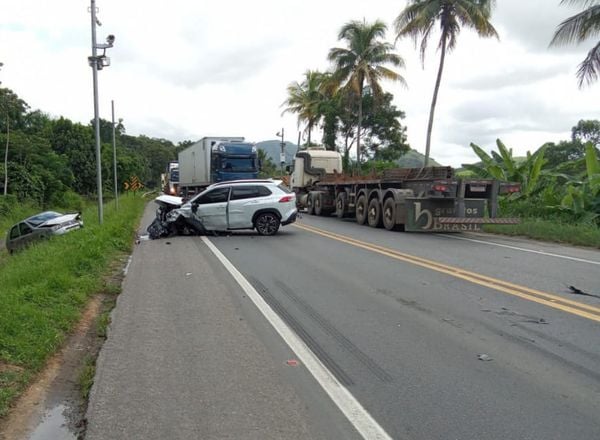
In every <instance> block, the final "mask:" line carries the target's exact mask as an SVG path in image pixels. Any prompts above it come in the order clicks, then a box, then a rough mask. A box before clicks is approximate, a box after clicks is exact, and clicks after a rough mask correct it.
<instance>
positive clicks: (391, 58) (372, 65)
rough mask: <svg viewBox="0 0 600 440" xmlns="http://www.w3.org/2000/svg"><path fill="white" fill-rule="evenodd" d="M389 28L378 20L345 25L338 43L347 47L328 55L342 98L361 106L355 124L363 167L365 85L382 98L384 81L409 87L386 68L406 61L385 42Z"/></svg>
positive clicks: (401, 64) (377, 96) (334, 49)
mask: <svg viewBox="0 0 600 440" xmlns="http://www.w3.org/2000/svg"><path fill="white" fill-rule="evenodd" d="M386 30H387V26H386V25H385V24H384V23H383V22H382V21H379V20H376V21H375V22H373V23H367V22H366V21H365V20H363V21H362V22H361V21H350V22H348V23H346V24H345V25H344V26H343V27H342V28H341V29H340V32H339V34H338V40H344V41H345V43H346V46H347V47H343V48H342V47H334V48H332V49H331V50H330V51H329V56H328V58H329V61H331V62H333V64H334V72H333V77H334V78H335V80H336V82H338V83H339V84H340V88H341V92H342V94H343V95H344V96H345V97H347V98H349V99H350V100H356V101H357V102H358V121H357V124H356V127H357V129H356V152H357V153H356V156H357V162H358V164H359V165H360V149H361V146H360V136H361V129H362V119H363V111H362V110H363V109H362V97H363V92H364V88H365V85H368V86H369V87H370V89H371V93H372V94H373V95H374V96H375V97H376V98H380V97H381V96H382V95H383V90H382V87H381V81H382V80H384V79H387V80H391V81H399V82H401V83H402V84H406V82H405V81H404V78H403V77H402V76H401V75H400V74H398V73H397V72H395V71H393V70H391V69H389V68H388V67H386V66H387V65H392V66H394V67H404V60H403V59H402V58H401V57H400V56H399V55H398V54H396V53H394V52H393V46H392V45H391V44H390V43H387V42H384V41H382V39H383V38H385V32H386Z"/></svg>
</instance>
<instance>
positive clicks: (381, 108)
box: [363, 93, 410, 161]
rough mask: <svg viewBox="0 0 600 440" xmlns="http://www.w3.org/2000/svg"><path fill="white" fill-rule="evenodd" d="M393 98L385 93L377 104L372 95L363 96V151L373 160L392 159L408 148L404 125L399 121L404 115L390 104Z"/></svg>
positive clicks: (397, 157) (395, 158)
mask: <svg viewBox="0 0 600 440" xmlns="http://www.w3.org/2000/svg"><path fill="white" fill-rule="evenodd" d="M393 98H394V96H393V95H392V94H391V93H385V94H384V95H383V97H382V98H381V100H380V101H381V102H380V103H379V104H377V103H376V102H375V98H374V97H373V96H372V95H367V96H365V97H364V98H363V109H364V110H365V112H364V113H365V118H364V121H363V127H364V131H365V133H364V134H365V138H366V142H365V151H364V153H365V154H366V155H367V156H369V157H372V158H373V159H374V160H383V161H394V160H397V159H399V158H400V157H401V156H402V155H403V154H404V153H406V152H407V151H408V150H409V149H410V147H409V145H408V144H407V143H406V127H403V126H402V124H401V123H400V119H403V118H404V116H405V115H404V112H403V111H401V110H398V109H397V108H396V106H395V105H392V100H393Z"/></svg>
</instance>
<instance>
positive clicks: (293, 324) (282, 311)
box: [244, 274, 354, 387]
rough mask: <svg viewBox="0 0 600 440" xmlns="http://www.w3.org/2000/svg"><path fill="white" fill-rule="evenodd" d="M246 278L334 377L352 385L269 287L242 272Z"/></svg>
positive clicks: (347, 384) (352, 382) (340, 368)
mask: <svg viewBox="0 0 600 440" xmlns="http://www.w3.org/2000/svg"><path fill="white" fill-rule="evenodd" d="M244 276H245V277H246V279H247V280H248V281H250V283H251V284H252V285H253V286H254V287H255V288H256V291H257V292H258V293H259V294H260V296H262V297H263V299H264V300H265V302H266V303H267V304H268V305H269V306H271V308H272V309H273V310H274V311H275V312H277V314H278V315H279V316H280V317H281V319H283V320H284V321H285V323H286V324H287V325H289V326H290V328H291V329H292V330H293V331H294V332H295V333H296V334H297V335H298V337H300V339H302V340H303V341H304V343H305V344H306V345H307V346H308V347H309V348H310V349H311V350H312V352H313V353H315V355H316V356H317V357H318V358H319V359H320V360H321V362H322V363H323V365H325V366H326V367H327V368H328V369H329V371H331V373H332V374H333V375H335V377H336V379H337V380H338V381H340V383H341V384H342V385H344V386H346V387H349V386H351V385H354V381H353V380H352V378H351V377H350V376H349V375H348V373H346V372H345V371H344V369H343V368H342V367H340V366H339V364H338V363H337V362H336V361H334V360H333V359H332V358H331V356H329V354H327V352H326V351H325V349H324V348H323V347H322V346H321V345H320V344H319V343H318V342H317V341H316V340H315V339H314V338H313V337H312V336H311V335H310V334H309V333H308V331H307V330H306V329H305V328H304V326H302V324H300V322H299V321H298V320H297V319H296V318H294V317H293V316H292V314H291V313H290V312H288V311H287V310H286V308H285V307H284V306H283V305H282V304H281V303H280V302H279V301H278V300H277V299H276V298H275V297H274V296H273V295H272V294H271V292H270V291H269V289H267V287H266V286H265V285H264V284H263V283H261V282H260V281H259V280H257V279H256V278H254V277H252V276H249V275H247V274H244Z"/></svg>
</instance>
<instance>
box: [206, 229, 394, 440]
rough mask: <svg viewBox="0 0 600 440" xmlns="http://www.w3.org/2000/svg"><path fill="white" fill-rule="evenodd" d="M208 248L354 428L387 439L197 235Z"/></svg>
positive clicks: (374, 438)
mask: <svg viewBox="0 0 600 440" xmlns="http://www.w3.org/2000/svg"><path fill="white" fill-rule="evenodd" d="M201 238H202V241H203V242H204V243H206V245H207V246H208V248H209V249H210V250H211V251H212V252H213V253H214V254H215V256H216V257H217V258H218V259H219V260H220V261H221V263H223V265H224V266H225V268H226V269H227V270H228V271H229V273H230V274H231V275H232V276H233V278H234V279H235V280H236V281H237V283H238V284H239V285H240V287H241V288H242V289H243V290H244V291H245V292H246V294H247V295H248V298H250V299H252V301H253V302H254V304H255V305H256V307H257V308H258V309H259V310H260V311H261V313H262V314H263V315H264V317H265V318H266V319H267V321H269V323H271V325H272V326H273V328H275V330H276V331H277V333H279V335H280V336H281V337H282V338H283V340H284V341H285V342H286V343H287V344H288V346H289V347H290V348H291V349H292V350H293V351H294V353H296V356H298V358H299V359H300V361H302V362H303V363H304V366H305V367H306V368H307V370H308V371H309V372H310V373H311V374H312V375H313V377H314V378H315V379H316V380H317V382H319V384H320V385H321V387H323V389H324V390H325V392H326V393H327V394H328V395H329V397H331V399H332V400H333V402H334V403H335V404H336V405H337V406H338V408H340V410H341V411H342V412H343V413H344V415H345V416H346V417H347V418H348V420H349V421H350V423H352V425H353V426H354V427H355V428H356V430H357V431H358V432H359V433H360V434H361V435H362V437H363V438H364V439H367V440H371V439H372V440H379V439H381V440H388V439H389V440H391V439H392V437H390V436H389V434H388V433H387V432H385V430H384V429H383V428H382V427H381V426H380V425H379V423H377V422H376V421H375V419H374V418H373V417H372V416H371V415H370V414H369V413H368V412H367V410H366V409H365V408H363V406H362V405H361V404H360V403H359V402H358V400H356V398H355V397H354V396H353V395H352V394H351V393H350V391H348V390H347V389H346V388H345V387H344V386H343V385H342V384H340V383H339V382H338V380H337V379H336V378H335V376H334V375H333V374H332V373H331V372H330V371H329V370H328V369H327V368H326V367H325V366H324V365H323V364H322V363H321V361H320V360H319V358H318V357H317V356H316V355H315V354H314V353H313V352H312V351H311V350H310V348H308V347H307V346H306V344H305V343H304V342H303V341H302V339H300V337H298V336H297V335H296V333H294V332H293V331H292V330H291V329H290V328H289V327H288V326H287V325H286V324H285V322H283V320H282V319H281V318H280V317H279V315H277V313H275V312H274V311H273V309H271V307H270V306H269V305H268V304H267V303H266V302H265V300H264V299H263V298H262V296H260V294H259V293H258V292H257V291H256V290H255V289H254V287H252V285H251V284H250V283H249V282H248V280H246V278H245V277H244V276H243V275H242V274H241V273H240V272H239V271H238V270H237V269H236V268H235V267H234V266H233V264H231V262H230V261H229V260H228V259H227V257H225V255H223V254H222V253H221V251H219V249H217V248H216V246H215V245H214V244H212V242H211V241H210V240H209V239H208V238H206V237H201Z"/></svg>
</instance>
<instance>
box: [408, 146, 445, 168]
mask: <svg viewBox="0 0 600 440" xmlns="http://www.w3.org/2000/svg"><path fill="white" fill-rule="evenodd" d="M424 160H425V155H424V154H421V153H419V152H418V151H415V150H409V151H408V152H407V153H406V154H405V155H404V156H402V157H401V158H400V159H398V160H397V161H396V163H397V164H398V166H399V167H401V168H418V167H421V166H423V161H424ZM429 166H432V167H441V166H443V165H441V164H440V163H438V162H436V161H435V159H432V158H431V157H430V158H429Z"/></svg>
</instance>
